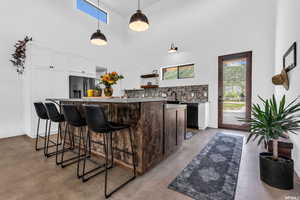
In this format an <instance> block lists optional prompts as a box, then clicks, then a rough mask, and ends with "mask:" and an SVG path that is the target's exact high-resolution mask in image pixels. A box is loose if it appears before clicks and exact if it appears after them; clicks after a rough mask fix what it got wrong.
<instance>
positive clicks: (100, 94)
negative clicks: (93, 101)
mask: <svg viewBox="0 0 300 200" xmlns="http://www.w3.org/2000/svg"><path fill="white" fill-rule="evenodd" d="M94 96H95V97H101V96H102V90H101V89H96V90H95V91H94Z"/></svg>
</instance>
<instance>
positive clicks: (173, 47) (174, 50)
mask: <svg viewBox="0 0 300 200" xmlns="http://www.w3.org/2000/svg"><path fill="white" fill-rule="evenodd" d="M177 51H178V47H175V45H174V43H172V44H171V47H170V49H169V51H168V52H169V53H176V52H177Z"/></svg>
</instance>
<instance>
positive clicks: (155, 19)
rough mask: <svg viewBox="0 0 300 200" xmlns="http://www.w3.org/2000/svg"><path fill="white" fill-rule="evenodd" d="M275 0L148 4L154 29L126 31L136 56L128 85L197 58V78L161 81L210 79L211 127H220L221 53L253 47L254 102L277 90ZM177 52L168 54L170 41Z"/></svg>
mask: <svg viewBox="0 0 300 200" xmlns="http://www.w3.org/2000/svg"><path fill="white" fill-rule="evenodd" d="M275 11H276V2H275V1H261V0H251V1H240V0H226V1H221V0H201V1H200V0H191V1H174V0H164V1H160V2H159V3H157V4H155V5H153V6H152V7H151V8H149V9H146V10H145V11H144V12H145V13H146V15H147V16H148V18H149V20H150V29H149V30H148V31H147V32H144V33H134V32H132V31H128V35H129V40H128V47H127V48H128V49H130V51H131V52H132V56H131V57H130V58H129V59H128V60H129V65H128V66H126V68H124V70H123V71H124V73H125V76H126V77H129V78H127V79H126V80H124V85H125V87H127V88H139V83H140V81H139V76H140V75H141V74H142V73H147V72H151V71H152V70H153V69H159V68H160V67H161V66H168V65H176V64H184V63H195V64H196V65H195V78H194V79H185V80H176V81H162V82H161V83H160V85H161V86H175V85H191V84H208V85H209V100H210V102H211V103H210V123H209V125H210V127H217V120H218V119H217V103H218V102H217V97H218V81H217V80H218V56H221V55H225V54H231V53H238V52H243V51H249V50H252V51H253V76H252V78H253V101H256V100H257V95H261V96H263V97H269V96H270V95H272V93H273V86H272V83H271V76H272V74H273V73H274V40H275V38H274V37H275V36H274V32H275ZM172 42H175V44H176V45H177V46H178V47H179V53H176V54H168V52H167V51H168V48H169V47H170V45H171V43H172Z"/></svg>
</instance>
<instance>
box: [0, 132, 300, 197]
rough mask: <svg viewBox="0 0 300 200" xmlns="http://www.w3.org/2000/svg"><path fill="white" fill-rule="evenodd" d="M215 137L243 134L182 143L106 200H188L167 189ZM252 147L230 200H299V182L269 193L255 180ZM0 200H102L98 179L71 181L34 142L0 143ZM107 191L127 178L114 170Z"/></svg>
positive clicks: (70, 172) (69, 171)
mask: <svg viewBox="0 0 300 200" xmlns="http://www.w3.org/2000/svg"><path fill="white" fill-rule="evenodd" d="M217 132H224V133H226V132H227V133H228V132H229V133H237V134H245V135H247V133H245V132H237V131H229V130H220V129H208V130H206V131H201V132H199V133H198V134H196V135H195V136H194V137H193V138H192V139H191V140H188V141H185V143H184V145H183V147H182V148H181V149H180V150H179V151H177V152H176V153H174V154H173V155H172V156H170V157H169V158H168V159H167V160H165V161H163V162H162V163H161V164H160V165H158V166H157V167H156V168H154V169H153V170H151V171H150V172H148V173H147V174H145V175H143V176H141V177H138V178H137V179H136V180H134V181H133V182H131V183H130V184H129V185H127V186H126V187H125V188H123V189H122V190H120V191H119V192H117V193H116V194H114V195H113V196H112V197H111V198H110V199H112V200H185V199H186V200H190V198H189V197H187V196H184V195H182V194H180V193H177V192H175V191H173V190H169V189H168V188H167V186H168V184H169V183H170V182H171V181H172V180H173V179H174V178H175V177H176V176H177V175H178V174H179V173H180V172H181V170H182V169H183V168H184V167H185V166H186V165H187V164H188V163H189V162H190V161H191V160H192V159H193V157H194V156H196V155H197V154H198V153H199V152H200V151H201V149H202V148H203V147H204V146H205V145H206V144H207V143H208V142H209V140H210V139H211V138H212V137H213V136H214V134H215V133H217ZM259 151H260V150H259V149H258V148H257V146H256V144H253V143H252V144H247V145H244V148H243V155H242V161H241V166H240V172H239V180H238V186H237V191H236V196H235V199H236V200H289V199H292V200H299V199H300V181H299V179H298V178H296V180H295V189H294V190H291V191H283V190H278V189H275V188H272V187H270V186H268V185H266V184H264V183H262V182H261V181H260V179H259V168H258V153H259ZM0 152H1V157H0V199H3V200H27V199H30V200H58V199H59V200H83V199H85V200H101V199H104V195H103V187H104V184H103V183H104V175H99V176H98V177H96V178H94V179H91V180H90V181H88V182H86V183H82V182H80V180H78V179H77V178H76V172H75V169H76V166H70V167H67V168H64V169H61V168H60V167H57V166H56V165H55V160H54V159H53V158H50V159H45V158H44V156H43V154H42V152H35V151H34V140H32V139H30V138H28V137H26V136H20V137H13V138H7V139H1V140H0ZM111 174H112V177H111V178H112V179H111V183H112V186H114V185H116V184H117V183H118V182H119V181H122V180H124V178H126V176H129V175H130V173H129V172H128V171H127V170H124V169H120V168H115V169H113V170H112V171H111Z"/></svg>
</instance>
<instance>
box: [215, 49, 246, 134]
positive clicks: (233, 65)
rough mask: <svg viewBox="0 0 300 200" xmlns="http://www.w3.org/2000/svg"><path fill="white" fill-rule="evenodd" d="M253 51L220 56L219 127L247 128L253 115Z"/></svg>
mask: <svg viewBox="0 0 300 200" xmlns="http://www.w3.org/2000/svg"><path fill="white" fill-rule="evenodd" d="M251 69H252V52H244V53H238V54H231V55H225V56H220V57H219V99H218V100H219V108H218V110H219V111H218V112H219V120H218V125H219V128H230V129H238V130H247V129H248V127H247V126H246V125H245V123H243V122H241V121H239V118H249V117H250V116H251V74H252V72H251V71H252V70H251Z"/></svg>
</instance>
